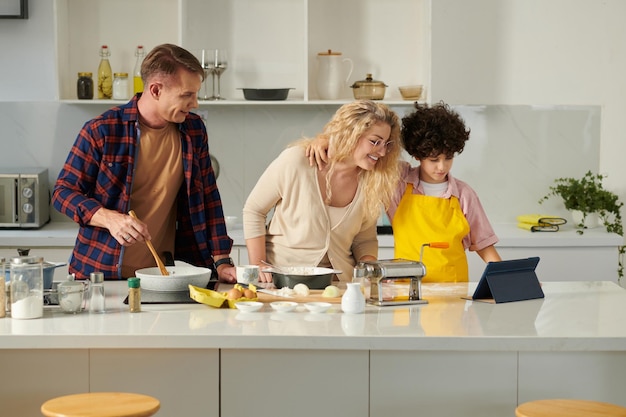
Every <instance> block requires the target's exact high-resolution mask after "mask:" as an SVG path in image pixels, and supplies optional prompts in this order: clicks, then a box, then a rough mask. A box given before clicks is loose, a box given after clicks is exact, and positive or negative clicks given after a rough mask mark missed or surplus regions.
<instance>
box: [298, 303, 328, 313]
mask: <svg viewBox="0 0 626 417" xmlns="http://www.w3.org/2000/svg"><path fill="white" fill-rule="evenodd" d="M330 306H331V304H330V303H325V302H320V301H318V302H310V303H304V307H306V309H307V310H309V311H310V312H311V313H325V312H326V311H327V310H328V309H329V308H330Z"/></svg>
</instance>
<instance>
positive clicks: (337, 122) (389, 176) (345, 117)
mask: <svg viewBox="0 0 626 417" xmlns="http://www.w3.org/2000/svg"><path fill="white" fill-rule="evenodd" d="M377 123H385V124H387V125H389V127H391V134H390V135H389V142H393V145H392V146H390V147H389V148H388V149H387V153H386V154H385V156H384V157H383V158H380V159H379V160H378V162H377V163H376V166H375V167H374V169H373V170H371V171H367V170H361V171H360V172H359V182H360V183H361V186H362V190H363V192H364V193H365V202H366V210H367V213H368V215H369V216H370V218H372V219H374V218H378V217H379V216H380V213H381V209H382V208H384V209H387V208H388V207H389V204H390V202H391V196H392V194H393V191H394V190H395V186H396V184H397V183H398V181H399V173H398V160H399V158H400V154H401V152H402V146H401V142H400V119H399V117H398V115H397V114H396V113H395V112H394V111H392V110H391V109H390V108H389V107H387V106H386V105H385V104H383V103H377V102H374V101H371V100H357V101H353V102H351V103H347V104H344V105H343V106H341V107H340V108H339V109H338V110H337V111H336V112H335V114H334V116H333V117H332V119H331V120H330V121H329V122H328V123H327V124H326V125H325V126H324V129H323V130H322V132H321V133H319V134H318V135H317V136H316V137H322V138H325V139H327V140H328V155H329V167H328V172H327V174H326V195H327V200H328V201H329V200H330V198H331V187H330V179H331V177H332V175H333V172H334V168H335V164H336V163H337V162H340V161H343V160H345V159H347V158H350V157H351V156H352V155H353V153H354V150H355V149H356V147H357V146H358V143H359V139H360V138H361V137H362V136H363V134H364V133H365V132H367V131H368V130H369V129H370V128H372V127H373V126H374V125H375V124H377ZM309 142H310V139H309V140H304V141H302V142H300V143H301V145H302V146H306V144H307V143H309Z"/></svg>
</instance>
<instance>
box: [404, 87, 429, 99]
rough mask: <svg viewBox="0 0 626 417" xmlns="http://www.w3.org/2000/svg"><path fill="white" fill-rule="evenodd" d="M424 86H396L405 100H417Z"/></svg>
mask: <svg viewBox="0 0 626 417" xmlns="http://www.w3.org/2000/svg"><path fill="white" fill-rule="evenodd" d="M423 89H424V87H423V86H421V85H406V86H402V87H398V90H400V95H402V98H403V99H405V100H419V99H420V98H421V97H422V91H423Z"/></svg>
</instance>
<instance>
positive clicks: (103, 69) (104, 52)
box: [98, 45, 113, 99]
mask: <svg viewBox="0 0 626 417" xmlns="http://www.w3.org/2000/svg"><path fill="white" fill-rule="evenodd" d="M109 56H111V53H110V52H109V47H108V46H106V45H102V48H100V57H101V58H100V65H99V66H98V98H99V99H110V98H112V97H113V72H112V71H111V64H110V63H109Z"/></svg>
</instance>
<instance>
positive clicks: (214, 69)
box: [207, 49, 228, 100]
mask: <svg viewBox="0 0 626 417" xmlns="http://www.w3.org/2000/svg"><path fill="white" fill-rule="evenodd" d="M207 64H208V69H209V72H211V74H214V75H215V77H216V78H217V93H216V92H215V84H214V86H213V95H212V96H211V97H210V98H209V100H226V99H225V98H224V97H222V95H221V92H220V90H221V85H220V80H221V77H222V73H223V72H224V71H226V68H228V57H227V54H226V50H224V49H209V57H208V60H207Z"/></svg>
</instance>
